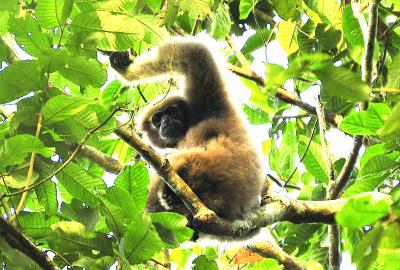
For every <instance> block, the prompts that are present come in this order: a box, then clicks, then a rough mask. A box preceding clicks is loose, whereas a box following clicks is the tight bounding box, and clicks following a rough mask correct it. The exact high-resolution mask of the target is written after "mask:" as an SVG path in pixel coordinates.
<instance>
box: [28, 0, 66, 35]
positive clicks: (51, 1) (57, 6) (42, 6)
mask: <svg viewBox="0 0 400 270" xmlns="http://www.w3.org/2000/svg"><path fill="white" fill-rule="evenodd" d="M72 4H73V1H72V0H40V1H39V2H38V3H37V7H36V8H35V12H36V16H37V17H38V20H39V23H40V25H41V26H42V27H45V28H53V27H57V26H61V25H63V24H64V23H65V21H66V19H67V18H68V16H69V14H70V13H71V10H72Z"/></svg>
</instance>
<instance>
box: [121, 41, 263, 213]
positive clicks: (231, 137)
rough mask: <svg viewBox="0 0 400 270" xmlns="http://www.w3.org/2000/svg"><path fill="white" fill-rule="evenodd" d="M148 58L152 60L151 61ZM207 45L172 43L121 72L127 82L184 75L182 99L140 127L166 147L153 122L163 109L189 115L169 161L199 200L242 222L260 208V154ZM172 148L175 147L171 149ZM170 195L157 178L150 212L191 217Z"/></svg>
mask: <svg viewBox="0 0 400 270" xmlns="http://www.w3.org/2000/svg"><path fill="white" fill-rule="evenodd" d="M149 55H150V56H149ZM215 59H218V56H217V57H216V56H214V55H213V53H212V52H211V51H210V50H209V49H208V48H207V47H206V45H204V44H202V43H200V42H198V41H195V40H192V39H173V40H172V41H169V42H167V43H164V44H162V45H161V46H160V47H158V48H157V50H156V51H155V52H153V53H149V54H146V55H144V56H143V57H142V58H141V59H138V60H137V61H135V63H133V64H130V65H129V66H128V67H127V68H126V69H123V70H119V71H120V73H121V74H122V75H123V76H124V77H125V78H126V79H128V80H134V81H138V80H148V79H151V78H154V77H159V76H160V75H166V74H167V75H168V74H170V73H171V72H176V73H179V74H182V75H184V76H185V86H184V87H183V88H184V89H182V90H181V91H182V93H181V95H179V96H167V97H166V98H165V99H163V100H162V101H161V102H159V103H158V104H156V105H154V106H148V107H147V108H146V109H145V110H144V111H143V112H142V114H141V117H140V120H139V128H140V129H141V130H142V132H143V133H144V134H145V135H146V136H147V138H148V139H149V141H150V143H151V144H152V145H154V146H157V147H159V148H165V146H166V145H167V144H166V142H165V141H164V140H163V139H162V138H160V136H159V135H158V132H157V129H156V128H155V127H153V126H152V124H151V122H150V121H149V119H150V117H151V116H152V115H153V114H154V113H155V112H157V111H159V110H160V109H161V108H163V107H165V106H167V105H169V104H176V103H180V104H181V106H186V109H187V113H188V125H189V127H188V132H187V134H186V136H185V137H184V138H183V139H182V140H180V141H179V142H178V143H177V144H176V145H172V147H173V149H174V151H173V152H172V153H171V154H169V155H168V156H167V158H168V159H169V161H170V163H171V164H172V166H173V168H174V169H175V170H176V171H177V172H178V173H179V174H180V176H181V177H182V178H183V179H184V180H185V181H186V182H187V184H188V185H189V186H190V187H191V188H192V189H193V191H194V192H195V193H196V194H197V195H198V196H199V198H200V199H201V200H202V201H203V202H204V203H205V204H206V205H207V206H208V207H209V208H210V209H212V210H214V211H215V212H216V213H217V214H218V215H219V216H221V217H223V218H227V219H230V220H233V219H236V218H241V217H243V216H245V215H246V213H248V212H249V211H251V210H252V209H254V208H256V207H257V206H258V205H259V201H260V195H261V190H262V186H263V179H262V177H261V172H260V167H261V166H260V161H259V157H258V154H257V152H256V150H255V148H254V147H253V145H252V144H251V143H250V139H249V136H248V134H247V131H246V129H245V125H244V124H243V122H242V120H241V118H240V117H239V115H238V112H237V111H236V109H235V108H234V106H233V105H232V103H231V101H230V99H229V97H228V89H227V86H226V84H225V79H224V76H223V72H221V69H220V68H219V66H221V65H223V64H222V63H223V62H221V63H217V62H216V60H215ZM169 147H171V146H169ZM167 190H168V188H167V186H166V185H165V184H164V183H163V181H162V180H161V179H160V178H159V177H157V176H155V177H154V178H153V179H152V181H151V185H150V197H149V201H148V205H147V209H148V211H165V210H170V211H175V212H179V213H181V214H185V215H187V216H188V217H189V216H190V215H189V213H188V211H187V210H186V208H185V207H184V206H183V205H176V206H174V207H173V208H170V207H169V206H167V205H166V203H165V202H164V201H163V198H162V194H164V193H166V191H167Z"/></svg>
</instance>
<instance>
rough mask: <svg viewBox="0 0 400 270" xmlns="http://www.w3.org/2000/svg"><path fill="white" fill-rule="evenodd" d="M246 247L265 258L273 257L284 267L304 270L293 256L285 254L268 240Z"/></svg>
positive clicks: (292, 269) (290, 269)
mask: <svg viewBox="0 0 400 270" xmlns="http://www.w3.org/2000/svg"><path fill="white" fill-rule="evenodd" d="M247 249H248V250H250V251H252V252H255V253H257V254H259V255H261V256H263V257H266V258H274V259H276V260H277V261H278V262H280V263H281V264H282V265H283V266H285V269H289V270H306V268H305V267H304V266H302V265H301V264H300V263H299V262H298V261H297V260H296V259H295V258H293V257H292V256H290V255H289V254H287V253H286V252H285V251H283V250H282V249H281V248H280V247H278V246H275V245H273V244H271V243H269V242H263V243H255V244H251V245H249V246H247Z"/></svg>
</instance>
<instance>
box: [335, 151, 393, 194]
mask: <svg viewBox="0 0 400 270" xmlns="http://www.w3.org/2000/svg"><path fill="white" fill-rule="evenodd" d="M396 165H398V163H397V162H396V161H394V160H393V159H392V158H390V157H389V156H388V155H386V154H383V155H378V156H374V157H371V158H370V159H368V161H367V162H366V163H365V164H364V166H363V167H362V170H361V177H360V178H358V179H357V181H356V182H354V183H353V184H352V185H351V186H350V187H349V188H348V189H347V190H346V191H345V192H344V193H343V195H342V197H350V196H353V195H356V194H359V193H362V192H368V191H373V190H374V189H376V188H377V187H378V186H379V185H380V184H382V182H383V181H384V180H385V179H386V178H387V177H388V176H389V175H390V172H391V170H392V169H393V168H394V167H395V166H396Z"/></svg>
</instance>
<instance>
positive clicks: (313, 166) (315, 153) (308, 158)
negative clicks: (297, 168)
mask: <svg viewBox="0 0 400 270" xmlns="http://www.w3.org/2000/svg"><path fill="white" fill-rule="evenodd" d="M309 140H310V139H309V138H307V137H305V136H300V141H299V142H300V143H299V154H300V155H303V153H304V152H305V151H306V146H307V144H308V142H309ZM303 164H304V166H305V167H306V169H307V171H308V172H310V173H311V174H312V175H313V176H314V177H316V178H317V179H318V180H320V181H321V182H322V183H327V182H328V179H329V178H328V172H327V171H328V169H327V166H326V164H325V158H324V156H323V154H322V148H321V145H320V144H318V143H316V142H314V141H311V144H310V147H309V149H308V151H307V153H306V155H305V156H304V159H303Z"/></svg>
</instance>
